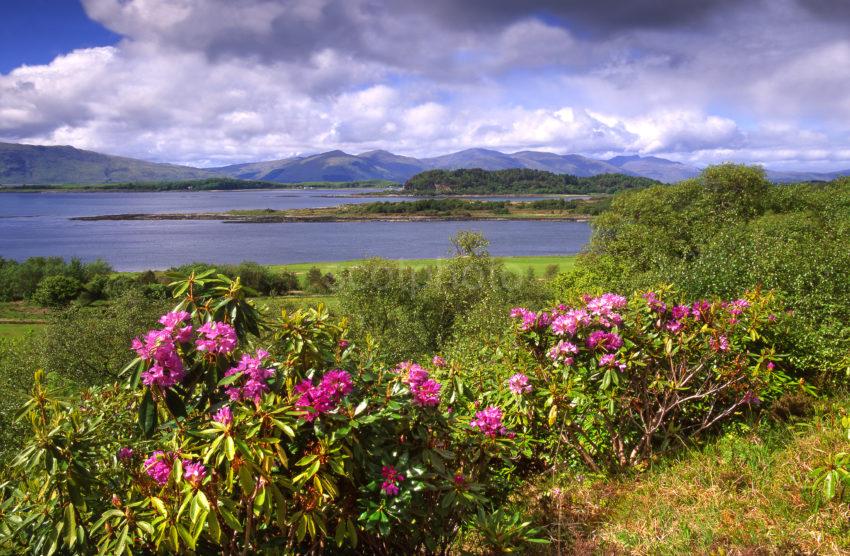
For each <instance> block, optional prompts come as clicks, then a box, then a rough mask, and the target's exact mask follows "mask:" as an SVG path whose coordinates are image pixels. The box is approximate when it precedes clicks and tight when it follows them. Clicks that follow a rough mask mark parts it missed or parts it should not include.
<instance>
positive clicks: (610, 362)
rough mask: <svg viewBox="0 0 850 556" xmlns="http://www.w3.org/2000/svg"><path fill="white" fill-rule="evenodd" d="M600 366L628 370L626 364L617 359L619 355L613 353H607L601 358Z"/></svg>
mask: <svg viewBox="0 0 850 556" xmlns="http://www.w3.org/2000/svg"><path fill="white" fill-rule="evenodd" d="M599 366H600V367H616V368H617V369H620V370H621V371H625V370H626V364H625V363H623V362H622V361H619V360H618V359H617V356H616V355H615V354H613V353H606V354H605V355H603V356H602V357H600V358H599Z"/></svg>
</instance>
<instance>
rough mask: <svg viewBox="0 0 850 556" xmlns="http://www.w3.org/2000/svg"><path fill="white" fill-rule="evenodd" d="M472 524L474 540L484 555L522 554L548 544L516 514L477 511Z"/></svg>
mask: <svg viewBox="0 0 850 556" xmlns="http://www.w3.org/2000/svg"><path fill="white" fill-rule="evenodd" d="M473 524H474V525H473V526H474V535H475V537H474V538H475V540H476V541H477V543H480V544H479V546H480V548H481V549H483V550H482V552H483V553H485V554H512V553H520V554H522V553H524V552H526V551H527V550H528V549H529V548H530V547H531V546H533V545H547V544H549V541H548V540H547V539H546V538H544V537H543V534H542V531H541V529H540V528H538V527H535V526H534V525H533V524H532V521H531V520H527V519H525V518H524V517H523V516H522V514H520V513H519V512H517V511H509V510H505V509H503V508H499V509H497V510H496V511H494V512H486V511H485V510H484V509H483V508H480V509H479V510H478V513H477V514H476V515H475V520H474V522H473Z"/></svg>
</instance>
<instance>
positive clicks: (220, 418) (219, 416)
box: [213, 405, 233, 425]
mask: <svg viewBox="0 0 850 556" xmlns="http://www.w3.org/2000/svg"><path fill="white" fill-rule="evenodd" d="M213 420H214V421H217V422H219V423H221V424H222V425H229V424H230V423H232V422H233V411H232V410H231V409H230V406H229V405H225V406H223V407H222V408H221V409H219V410H218V411H216V412H215V414H213Z"/></svg>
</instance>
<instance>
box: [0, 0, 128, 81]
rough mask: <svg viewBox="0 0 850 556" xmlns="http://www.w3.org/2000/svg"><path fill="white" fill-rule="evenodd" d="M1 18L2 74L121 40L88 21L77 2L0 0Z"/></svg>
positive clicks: (97, 24)
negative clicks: (72, 52)
mask: <svg viewBox="0 0 850 556" xmlns="http://www.w3.org/2000/svg"><path fill="white" fill-rule="evenodd" d="M0 14H2V17H0V73H8V72H9V71H11V70H13V69H15V68H16V67H18V66H21V65H24V64H27V65H36V64H48V63H50V62H51V60H53V59H54V58H56V57H57V56H59V55H60V54H65V53H66V52H70V51H71V50H74V49H77V48H89V47H92V46H107V45H111V44H115V43H116V42H118V41H119V40H121V37H120V35H117V34H115V33H113V32H111V31H109V30H108V29H106V28H105V27H104V26H102V25H100V24H99V23H96V22H95V21H92V20H91V19H89V17H88V16H87V15H86V12H85V10H83V6H82V5H81V4H80V3H79V2H77V1H76V0H0Z"/></svg>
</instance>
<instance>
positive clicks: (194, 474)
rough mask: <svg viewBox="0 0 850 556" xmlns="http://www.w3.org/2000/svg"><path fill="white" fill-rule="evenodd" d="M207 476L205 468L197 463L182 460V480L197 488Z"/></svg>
mask: <svg viewBox="0 0 850 556" xmlns="http://www.w3.org/2000/svg"><path fill="white" fill-rule="evenodd" d="M206 476H207V468H206V467H204V464H203V463H201V462H199V461H192V460H188V459H184V460H183V478H184V479H185V480H187V481H188V482H190V483H192V485H194V486H196V487H197V486H199V485H200V484H201V482H203V480H204V477H206Z"/></svg>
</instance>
